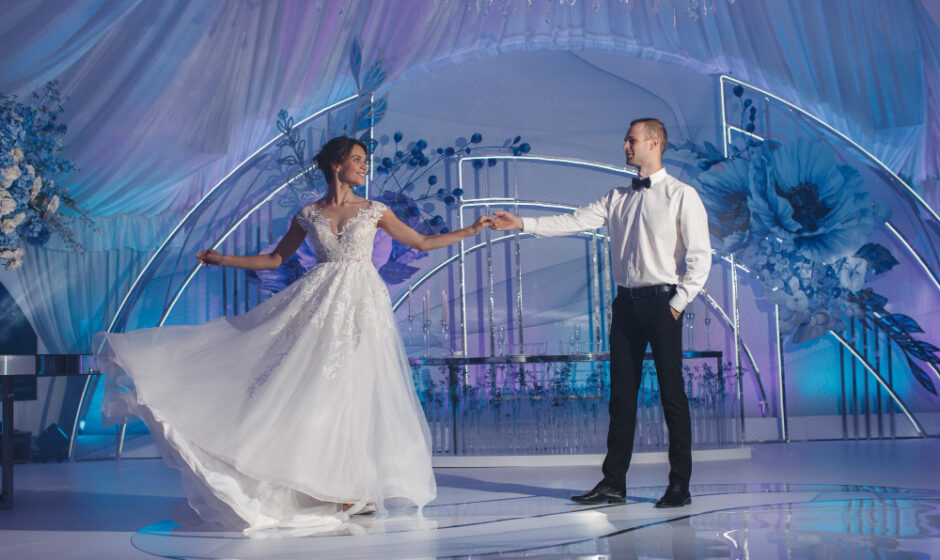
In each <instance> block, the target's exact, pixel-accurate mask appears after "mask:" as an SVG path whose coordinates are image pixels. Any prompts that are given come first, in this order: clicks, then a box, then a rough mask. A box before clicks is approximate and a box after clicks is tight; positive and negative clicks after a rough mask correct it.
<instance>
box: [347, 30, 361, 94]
mask: <svg viewBox="0 0 940 560" xmlns="http://www.w3.org/2000/svg"><path fill="white" fill-rule="evenodd" d="M361 68H362V48H361V47H359V41H358V40H357V39H353V44H352V46H351V47H350V48H349V69H350V70H351V71H352V75H353V77H354V78H356V85H358V84H359V70H360V69H361Z"/></svg>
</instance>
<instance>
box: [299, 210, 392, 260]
mask: <svg viewBox="0 0 940 560" xmlns="http://www.w3.org/2000/svg"><path fill="white" fill-rule="evenodd" d="M386 209H388V206H386V205H385V204H382V203H381V202H378V201H375V200H373V201H370V203H369V206H367V207H365V208H360V209H359V211H358V212H357V213H356V216H355V217H353V218H350V219H349V220H348V221H347V222H346V225H345V226H344V227H343V229H342V231H340V232H339V234H335V233H333V225H332V224H331V223H330V220H329V218H325V217H323V216H322V215H321V214H320V209H319V208H317V205H316V204H309V205H307V206H304V207H303V208H301V209H300V211H298V212H297V215H296V219H297V223H299V224H300V226H301V227H302V228H304V230H305V231H306V232H307V237H308V238H309V239H310V242H311V243H313V247H314V249H315V250H316V252H317V262H318V263H323V262H371V260H372V245H373V242H374V239H375V231H376V224H377V223H378V221H379V218H381V217H382V213H383V212H385V210H386Z"/></svg>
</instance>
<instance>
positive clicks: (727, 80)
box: [69, 75, 940, 456]
mask: <svg viewBox="0 0 940 560" xmlns="http://www.w3.org/2000/svg"><path fill="white" fill-rule="evenodd" d="M726 84H736V85H740V86H743V87H746V88H749V89H751V90H753V91H755V92H757V93H759V94H760V95H763V96H766V97H767V98H768V99H772V100H774V101H776V102H779V103H781V104H782V105H783V106H785V107H787V108H788V109H790V110H792V111H794V112H796V113H798V114H800V115H802V116H804V117H806V118H808V119H810V120H811V121H813V122H814V123H816V124H817V125H819V126H820V127H822V128H823V129H825V130H826V131H828V132H829V133H832V134H834V135H835V136H836V137H838V138H840V139H842V140H843V141H845V142H846V143H847V144H848V145H850V146H851V147H853V148H854V149H856V150H857V151H858V152H859V153H861V154H863V155H864V156H865V157H866V158H867V159H868V160H869V161H871V162H874V163H875V164H876V165H877V166H878V167H879V168H880V169H882V170H883V171H884V172H886V173H887V174H888V175H890V176H891V177H892V178H893V179H894V181H895V184H897V185H900V186H902V187H903V189H902V192H903V193H904V194H905V195H906V196H907V197H909V198H910V199H912V200H913V201H914V203H915V204H916V205H917V206H918V207H919V208H921V209H922V210H923V211H924V212H926V213H927V214H929V215H930V216H931V217H932V218H933V220H935V221H937V222H938V223H940V216H938V214H937V213H936V212H935V211H934V210H933V209H932V208H931V207H930V206H929V204H927V203H926V201H924V199H923V198H922V197H920V195H919V194H918V193H917V192H916V191H915V190H914V189H913V188H912V187H911V186H910V185H908V184H907V183H906V182H905V181H903V180H902V179H901V178H900V177H899V176H898V175H897V174H896V173H894V171H893V170H891V169H890V168H889V167H888V166H887V165H885V164H884V163H883V162H881V161H880V160H879V159H877V158H876V157H875V156H874V155H873V154H871V153H870V152H868V151H867V150H865V149H864V148H862V147H861V146H860V145H859V144H858V143H856V142H854V141H853V140H851V138H849V137H848V136H847V135H845V134H844V133H842V132H841V131H839V130H837V129H835V128H834V127H833V126H831V125H829V124H828V123H826V122H824V121H823V120H821V119H819V118H818V117H816V116H814V115H812V114H811V113H809V112H808V111H806V110H804V109H802V108H800V107H798V106H796V105H795V104H793V103H790V102H788V101H786V100H785V99H783V98H780V97H778V96H776V95H774V94H772V93H770V92H767V91H766V90H763V89H761V88H758V87H756V86H753V85H751V84H748V83H746V82H743V81H741V80H737V79H735V78H732V77H730V76H724V75H723V76H720V77H719V90H720V98H721V120H722V143H723V146H724V149H725V154H726V155H727V150H728V143H729V141H730V138H731V134H732V133H737V134H745V135H751V133H749V132H747V131H744V130H741V129H740V128H738V127H734V126H732V125H729V124H728V123H727V118H726V117H727V113H726V107H725V95H724V89H725V86H726ZM357 98H358V96H357V95H353V96H350V97H348V98H345V99H342V100H340V101H338V102H336V103H333V104H331V105H329V106H327V107H324V108H323V109H321V110H319V111H316V112H314V113H313V114H311V115H309V116H308V117H305V118H304V119H302V120H301V121H299V122H298V123H297V126H301V125H303V124H307V123H309V122H312V121H313V120H314V119H316V118H318V117H321V116H324V115H325V116H327V117H328V116H329V115H330V114H331V112H332V111H335V110H338V109H340V108H343V107H345V106H346V105H348V104H349V103H352V102H354V101H355V100H356V99H357ZM370 129H371V127H370ZM752 136H753V135H752ZM282 137H283V134H279V135H277V136H275V137H274V138H272V139H271V140H270V141H268V142H267V143H265V144H264V145H263V146H262V147H260V148H259V149H258V150H256V151H255V152H254V153H253V154H251V155H250V156H249V157H248V158H246V159H245V160H244V161H242V162H241V163H240V164H239V165H238V166H236V167H235V168H234V169H233V170H232V171H231V172H229V173H228V174H227V175H226V176H225V177H224V178H223V179H222V180H220V181H219V182H218V183H217V184H216V185H214V186H213V187H212V188H211V189H210V190H209V191H208V192H207V193H206V194H205V195H204V196H203V197H202V199H201V200H200V201H199V202H197V203H196V204H195V205H194V206H193V208H191V209H190V210H189V211H188V212H187V213H186V215H185V216H184V217H183V219H182V220H181V221H180V223H179V224H178V225H177V226H176V227H175V228H174V229H173V230H172V231H171V233H170V234H169V235H168V237H167V238H166V239H165V240H164V242H163V243H162V244H161V245H160V246H159V247H158V249H157V250H156V251H155V252H154V254H153V255H152V256H151V257H150V259H149V260H148V262H147V263H146V264H145V265H144V268H143V269H142V271H141V272H140V274H138V276H137V277H136V278H135V279H134V281H133V283H132V285H131V288H130V289H129V290H128V292H127V294H126V295H125V297H124V298H123V300H122V301H121V303H120V304H119V307H118V310H117V312H116V313H115V315H114V318H113V319H112V321H111V323H110V325H109V327H108V332H114V331H115V330H123V325H122V324H121V322H122V319H126V314H127V310H128V306H133V305H135V304H136V303H137V299H136V294H138V293H139V292H140V290H141V288H142V285H143V284H146V283H147V281H148V280H149V278H150V276H149V275H150V274H151V273H152V270H153V267H154V265H155V263H156V262H157V261H158V260H159V259H160V258H161V257H162V256H165V255H166V254H167V253H168V251H169V247H170V246H171V243H172V242H173V240H174V239H176V238H177V237H178V235H179V234H180V232H182V231H184V230H185V226H186V224H188V223H189V222H190V221H191V220H192V219H193V218H194V217H198V216H199V215H200V213H201V211H202V210H203V209H204V208H205V207H206V206H207V205H208V204H209V202H210V201H211V199H212V197H214V196H215V195H216V194H218V193H219V192H222V191H223V190H224V187H225V186H226V185H227V184H228V183H229V182H230V180H231V179H232V178H233V177H236V176H237V175H238V173H239V172H240V171H241V170H242V169H244V168H245V167H246V166H248V165H249V164H250V163H251V162H252V161H253V160H254V159H255V158H256V157H258V156H259V155H260V154H262V153H263V152H264V151H265V150H267V149H269V148H270V147H271V146H272V145H273V144H275V143H276V142H277V141H278V140H280V139H281V138H282ZM474 159H497V160H517V161H541V162H546V163H553V164H559V165H573V166H577V167H582V168H588V169H595V170H601V171H607V172H614V173H618V174H622V175H631V174H632V173H631V172H630V171H627V170H625V169H622V168H618V167H614V166H610V165H606V164H601V163H597V162H589V161H584V160H577V159H574V158H567V157H549V156H531V155H526V156H509V155H495V154H494V155H489V156H475V157H462V158H460V161H459V162H458V181H459V183H460V188H463V169H462V164H463V162H464V161H472V160H474ZM373 167H374V166H370V179H371V171H372V168H373ZM293 180H296V177H294V178H292V179H291V180H289V181H287V182H285V183H283V184H281V185H279V186H278V187H277V189H276V190H275V191H274V192H273V193H269V196H267V197H266V198H265V199H264V200H263V201H262V202H261V203H259V204H257V205H255V206H254V207H253V208H251V209H250V210H249V211H247V212H245V214H244V215H243V216H241V217H240V218H239V220H238V221H237V223H236V224H235V225H234V226H232V227H231V228H229V229H228V231H226V233H225V234H224V235H223V236H222V238H221V239H219V240H218V242H217V243H216V246H218V244H219V243H221V242H222V241H224V239H225V238H227V237H228V236H229V235H230V234H231V233H232V232H234V231H235V230H236V229H237V227H238V226H239V225H241V223H242V222H243V221H244V220H245V219H246V218H247V217H248V216H249V215H250V214H252V213H253V212H255V211H256V210H257V209H258V208H260V207H261V206H263V205H264V204H266V203H267V202H269V201H270V199H271V198H272V197H273V196H274V194H276V192H279V191H280V190H281V189H283V188H284V187H285V186H287V185H288V184H290V183H291V182H292V181H293ZM367 192H368V185H367ZM507 203H509V204H518V203H519V202H518V201H517V200H516V199H506V198H491V199H461V201H460V213H459V219H460V222H461V226H462V225H463V209H464V208H471V207H473V206H474V205H476V206H490V205H504V204H507ZM539 204H545V203H539ZM543 207H551V208H555V209H563V207H564V205H551V204H545V206H543ZM569 208H570V207H569ZM887 227H888V229H889V231H890V232H891V233H892V234H893V235H894V236H895V237H896V238H897V239H898V240H899V241H900V242H901V244H902V245H903V246H904V248H905V250H907V251H908V252H909V253H910V254H911V255H912V257H913V258H914V260H915V262H917V263H918V264H919V266H920V268H921V270H923V271H924V272H925V273H926V274H927V275H928V277H929V279H930V280H931V282H932V283H933V285H934V286H935V287H936V288H937V289H938V290H940V278H938V275H937V274H936V273H935V272H934V271H933V270H932V269H931V267H930V266H929V265H928V264H927V261H926V260H925V259H924V258H923V257H922V256H921V255H920V254H918V252H917V251H916V249H915V248H914V246H913V245H912V244H911V243H910V241H909V240H907V239H906V238H905V237H904V236H903V235H902V234H901V233H900V231H898V229H897V228H896V227H895V226H894V225H893V224H891V223H888V224H887ZM589 235H593V236H594V238H595V239H598V236H597V234H589ZM503 239H504V238H501V239H500V240H503ZM505 239H506V240H509V239H515V240H516V241H518V236H512V237H510V236H507V238H505ZM485 245H486V244H481V245H476V246H474V247H472V248H470V249H469V250H468V249H467V247H466V246H465V243H464V242H461V243H460V252H459V254H458V256H457V260H458V261H459V262H460V265H461V269H462V272H461V280H462V282H461V285H462V287H463V286H464V282H463V280H464V279H465V276H464V273H463V269H464V267H465V263H464V262H463V260H464V256H465V255H466V254H468V253H469V252H473V251H477V250H480V249H481V248H483V247H485ZM592 247H594V248H595V249H596V245H595V244H592ZM450 262H452V261H450ZM592 262H593V264H595V265H598V266H601V261H600V260H598V255H597V254H596V253H595V254H593V255H592ZM729 264H730V269H731V275H732V291H733V292H734V293H733V294H732V306H733V309H732V317H728V314H727V313H726V311H725V310H724V309H723V308H721V307H720V306H719V305H717V302H715V300H714V299H713V298H711V296H710V295H708V294H706V301H707V302H708V304H709V305H711V306H712V307H713V308H715V309H716V311H718V312H719V314H720V316H721V317H722V318H723V320H725V321H726V323H728V324H729V325H730V326H731V328H732V331H733V333H734V336H735V365H736V368H737V369H738V371H739V372H740V364H741V352H742V351H744V352H745V353H746V354H747V358H748V360H749V361H750V362H751V363H752V364H753V363H754V359H753V356H752V355H751V353H750V351H749V350H748V349H747V346H746V345H744V344H742V343H743V341H742V340H741V337H740V334H739V333H740V319H739V313H738V308H737V298H736V295H737V294H736V291H737V273H738V270H739V268H740V266H739V265H737V264H736V263H734V261H733V259H731V260H730V262H729ZM443 266H446V265H445V264H441V265H438V266H437V267H436V268H435V269H434V271H433V272H436V271H439V270H440V269H441V268H442V267H443ZM608 271H609V266H608ZM433 272H432V273H433ZM194 275H195V272H193V271H190V274H189V275H188V277H187V280H186V281H185V282H184V284H183V285H182V286H181V287H180V288H179V289H178V290H177V292H176V294H175V295H174V297H173V299H172V302H171V303H170V307H169V308H168V309H165V310H164V312H163V314H162V316H161V319H160V324H163V323H164V322H165V321H166V318H167V316H168V315H169V312H170V311H171V310H172V307H173V306H174V305H175V304H176V302H177V301H178V300H179V297H180V295H181V294H182V293H183V291H185V289H186V286H187V285H188V283H189V281H190V280H191V279H192V277H193V276H194ZM421 281H424V278H422V280H421ZM598 284H599V282H598V281H597V279H596V277H595V278H594V281H593V285H592V290H593V293H595V294H597V293H598V291H597V290H598V286H597V285H598ZM462 300H463V301H465V294H462ZM594 301H599V300H598V299H597V298H595V300H594ZM400 302H401V300H399V301H398V302H396V305H399V304H400ZM461 312H462V313H461V322H462V330H463V333H462V334H463V337H464V339H466V334H465V328H466V325H465V323H466V320H465V315H466V310H465V307H464V304H463V302H462V309H461ZM597 323H599V322H597ZM520 330H521V329H520ZM831 334H832V335H833V336H834V337H836V338H837V339H839V342H840V343H841V344H842V345H843V346H845V347H847V348H849V349H850V351H851V352H852V353H853V355H854V356H856V358H858V359H861V360H862V361H863V362H864V359H863V358H860V357H859V355H858V353H857V351H856V350H855V349H854V348H852V346H851V344H850V343H849V342H848V341H846V340H844V339H842V338H841V337H839V335H838V333H831ZM465 347H466V345H465ZM742 347H743V348H742ZM778 354H781V355H780V356H778V359H779V360H780V361H779V362H778V364H780V367H778V369H779V370H780V371H779V372H778V374H779V376H780V382H781V388H782V380H783V377H782V376H783V371H782V349H781V348H780V346H779V345H778ZM754 369H755V372H756V367H755V368H754ZM931 369H932V370H933V372H934V374H935V375H936V376H937V377H938V378H940V371H938V370H937V369H936V368H934V367H932V366H931ZM866 370H867V371H869V373H870V374H872V375H873V376H875V378H876V380H877V381H878V382H879V383H880V384H881V385H882V386H884V387H885V389H886V391H887V392H888V394H889V395H890V396H891V397H892V399H894V401H895V402H896V403H897V404H898V406H899V407H900V408H901V409H902V410H903V411H904V412H905V414H906V415H907V416H908V418H909V420H911V422H912V423H913V424H914V425H915V428H916V429H917V431H918V433H919V434H923V430H922V429H921V428H920V426H919V425H918V424H917V422H916V419H915V418H914V417H913V416H912V415H911V414H910V413H909V412H908V411H907V409H906V407H904V405H903V403H901V402H900V399H899V398H898V396H897V395H896V394H895V393H894V392H893V391H891V390H890V389H889V388H888V387H887V386H885V384H884V381H883V380H882V379H880V377H879V376H878V375H877V373H876V372H875V371H874V370H872V368H871V367H869V366H868V365H867V363H866ZM737 378H738V379H739V380H740V379H741V375H740V374H739V375H738V376H737ZM761 389H762V387H761ZM87 390H88V383H87V382H86V386H85V388H84V390H83V392H82V397H81V401H80V403H79V407H78V413H77V415H76V419H75V426H76V427H77V425H78V422H79V419H80V417H81V416H82V415H83V414H84V410H83V409H84V403H85V399H86V397H87ZM739 392H740V387H739ZM781 398H783V395H781ZM739 400H740V401H741V403H742V406H743V399H739ZM785 414H786V411H785V404H784V406H783V408H781V416H782V418H781V424H782V428H781V430H782V438H783V439H784V440H785V439H787V438H786V427H785V425H786V420H785V418H783V416H784V415H785ZM77 432H78V430H77V429H74V428H73V430H72V441H71V442H70V447H69V455H70V456H71V455H72V453H73V450H74V443H75V437H76V435H77Z"/></svg>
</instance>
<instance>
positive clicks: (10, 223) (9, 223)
mask: <svg viewBox="0 0 940 560" xmlns="http://www.w3.org/2000/svg"><path fill="white" fill-rule="evenodd" d="M25 219H26V213H25V212H20V213H19V214H14V215H13V216H11V217H9V218H7V219H6V220H3V221H0V231H2V232H3V233H13V231H14V230H15V229H16V228H17V226H19V225H20V224H22V223H23V220H25Z"/></svg>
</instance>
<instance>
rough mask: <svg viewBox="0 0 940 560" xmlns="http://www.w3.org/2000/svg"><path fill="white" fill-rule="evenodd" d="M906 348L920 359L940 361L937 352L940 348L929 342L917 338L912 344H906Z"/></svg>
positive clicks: (932, 361) (933, 361)
mask: <svg viewBox="0 0 940 560" xmlns="http://www.w3.org/2000/svg"><path fill="white" fill-rule="evenodd" d="M904 348H905V350H907V352H908V354H910V355H911V356H914V357H915V358H917V359H918V360H921V361H923V362H930V363H933V364H936V363H940V357H938V356H937V355H936V352H937V351H938V350H940V348H937V347H936V346H934V345H933V344H931V343H929V342H925V341H923V340H915V341H914V342H913V343H912V344H908V345H905V347H904Z"/></svg>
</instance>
